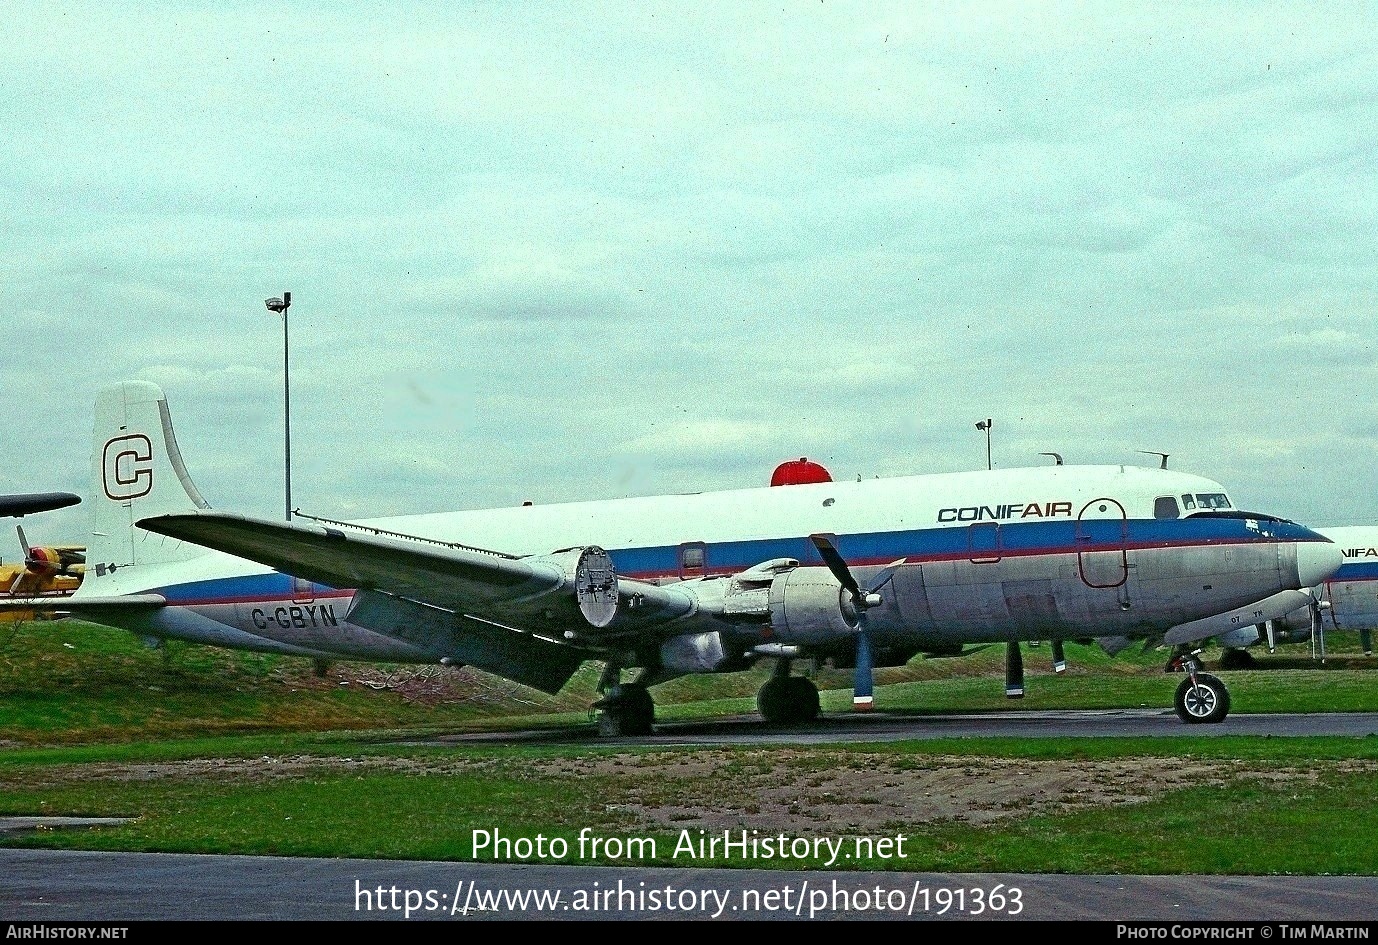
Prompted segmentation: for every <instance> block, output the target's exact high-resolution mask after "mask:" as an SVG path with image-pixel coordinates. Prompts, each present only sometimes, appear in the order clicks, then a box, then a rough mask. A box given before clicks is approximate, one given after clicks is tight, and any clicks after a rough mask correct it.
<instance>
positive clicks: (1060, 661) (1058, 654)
mask: <svg viewBox="0 0 1378 945" xmlns="http://www.w3.org/2000/svg"><path fill="white" fill-rule="evenodd" d="M1066 671H1067V655H1066V654H1065V653H1063V652H1062V641H1061V640H1054V641H1053V672H1055V673H1065V672H1066Z"/></svg>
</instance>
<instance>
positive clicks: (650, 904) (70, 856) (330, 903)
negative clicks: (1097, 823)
mask: <svg viewBox="0 0 1378 945" xmlns="http://www.w3.org/2000/svg"><path fill="white" fill-rule="evenodd" d="M1223 735H1253V736H1269V737H1283V738H1285V737H1303V736H1314V735H1334V736H1341V737H1353V738H1367V737H1374V736H1378V713H1318V714H1303V715H1292V714H1268V715H1256V714H1239V713H1236V714H1232V715H1230V716H1229V717H1227V718H1226V719H1225V720H1224V721H1223V722H1221V723H1218V724H1213V725H1188V724H1186V723H1183V722H1182V721H1181V720H1179V719H1178V718H1177V717H1176V715H1175V714H1173V713H1172V712H1170V711H1163V710H1161V709H1117V710H1103V711H1069V712H1050V711H1030V712H1025V711H1004V712H993V713H972V714H953V715H932V714H917V713H916V714H906V713H895V712H877V713H870V714H865V715H854V714H837V715H825V716H824V717H823V718H821V719H819V720H818V721H817V722H815V723H812V724H810V725H806V726H799V727H795V728H778V727H773V726H768V725H765V724H764V723H762V722H761V721H760V719H759V718H756V717H752V716H747V717H741V718H730V719H719V720H714V721H709V722H701V721H696V722H659V723H657V725H656V729H655V733H654V734H653V735H651V736H649V737H644V738H636V739H631V738H627V739H609V738H606V737H600V736H599V735H598V734H597V732H596V730H595V729H594V728H593V727H592V726H570V727H565V728H561V729H528V730H523V731H515V732H514V731H507V732H500V733H483V734H451V735H440V736H436V737H435V738H433V739H430V740H428V743H429V744H445V743H453V744H464V743H507V744H516V743H520V744H569V743H578V742H588V743H590V744H592V743H597V744H618V743H622V742H625V743H628V744H636V745H641V746H646V745H663V746H676V745H712V744H734V745H740V744H767V743H775V744H781V743H785V744H810V743H812V744H826V743H842V742H846V743H855V742H865V741H877V742H879V741H896V740H903V739H932V738H954V737H955V738H986V737H1069V738H1075V737H1087V738H1106V737H1129V736H1137V737H1144V736H1148V737H1186V736H1223ZM29 821H31V819H28V820H26V819H22V818H9V819H0V833H3V832H5V831H6V830H7V829H8V830H10V831H22V830H32V829H49V827H61V826H63V825H58V824H54V825H41V824H35V823H33V822H29ZM66 826H67V827H68V828H69V829H73V828H74V829H80V828H81V827H82V826H83V825H82V824H79V823H75V824H68V825H66ZM0 877H2V878H3V881H2V882H0V920H3V921H4V922H11V923H14V922H20V923H22V922H38V923H61V922H100V923H115V922H121V921H131V922H143V921H154V920H158V921H161V920H179V921H241V920H291V921H332V920H403V921H418V920H427V919H430V920H450V921H475V920H484V919H508V920H516V919H520V920H546V921H563V920H577V919H595V920H597V919H602V920H606V919H717V920H719V921H722V920H729V921H730V920H747V919H749V920H760V919H813V920H819V919H873V920H874V919H900V918H905V919H945V920H946V919H962V920H973V919H974V920H993V919H1000V920H1004V919H1015V920H1018V919H1034V920H1063V921H1099V922H1116V923H1118V922H1134V921H1144V922H1231V921H1236V922H1247V923H1251V924H1257V923H1269V922H1272V923H1303V922H1340V923H1356V924H1358V925H1362V926H1364V927H1368V926H1369V924H1370V923H1371V922H1372V921H1374V920H1376V919H1378V907H1375V905H1374V904H1375V903H1378V877H1371V876H1287V877H1282V878H1280V877H1276V876H1103V875H1102V876H1075V875H1043V874H1010V873H964V874H950V873H943V874H937V873H900V872H878V873H877V872H868V873H857V872H850V871H837V872H830V871H815V870H810V871H807V872H802V871H770V870H721V869H675V868H663V867H592V866H582V865H512V864H493V863H453V862H420V861H392V860H358V859H313V858H285V857H249V856H211V855H193V854H158V853H103V852H99V853H98V852H79V851H54V850H23V849H0ZM495 897H496V898H495ZM523 897H524V898H523ZM1278 931H1279V933H1281V931H1282V930H1281V926H1279V929H1278ZM1255 937H1257V936H1255Z"/></svg>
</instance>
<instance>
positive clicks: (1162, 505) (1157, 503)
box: [1153, 495, 1182, 518]
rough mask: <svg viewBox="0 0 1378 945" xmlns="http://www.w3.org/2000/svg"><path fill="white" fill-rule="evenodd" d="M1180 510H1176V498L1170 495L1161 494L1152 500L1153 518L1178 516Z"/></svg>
mask: <svg viewBox="0 0 1378 945" xmlns="http://www.w3.org/2000/svg"><path fill="white" fill-rule="evenodd" d="M1181 514H1182V513H1181V512H1179V511H1178V510H1177V500H1176V499H1174V498H1173V497H1172V496H1170V495H1162V496H1159V497H1158V498H1156V499H1154V500H1153V517H1154V518H1180V517H1181Z"/></svg>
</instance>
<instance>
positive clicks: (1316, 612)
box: [1215, 525, 1378, 666]
mask: <svg viewBox="0 0 1378 945" xmlns="http://www.w3.org/2000/svg"><path fill="white" fill-rule="evenodd" d="M1316 532H1317V533H1318V534H1321V535H1324V536H1325V537H1326V538H1329V539H1330V540H1331V541H1332V542H1334V543H1335V545H1336V547H1338V548H1339V549H1340V555H1341V561H1342V564H1341V565H1340V569H1339V570H1338V571H1337V572H1335V574H1333V575H1332V576H1331V577H1330V578H1328V579H1327V580H1326V581H1325V582H1324V583H1322V584H1320V585H1318V586H1316V587H1314V588H1312V589H1311V591H1310V596H1309V599H1308V600H1307V601H1306V606H1303V607H1300V608H1298V609H1297V610H1294V611H1292V612H1291V613H1289V614H1285V615H1283V616H1281V617H1278V618H1274V619H1270V620H1266V621H1258V622H1255V623H1245V624H1243V625H1242V626H1237V627H1232V628H1227V627H1223V626H1222V627H1221V628H1220V630H1221V632H1220V633H1218V634H1217V635H1216V636H1215V642H1216V643H1218V644H1219V645H1220V646H1222V647H1224V648H1225V653H1224V654H1223V655H1222V658H1221V664H1222V665H1224V666H1246V665H1248V664H1249V662H1250V657H1249V656H1248V655H1247V653H1246V652H1245V648H1246V647H1251V646H1255V645H1257V644H1260V643H1263V644H1267V646H1268V650H1269V651H1270V652H1271V651H1272V650H1274V649H1275V648H1276V647H1277V646H1278V645H1279V644H1284V643H1307V642H1310V643H1311V648H1312V654H1313V655H1314V656H1316V657H1318V658H1320V659H1324V658H1325V634H1326V633H1327V632H1329V631H1331V630H1342V631H1346V632H1351V633H1352V632H1357V633H1358V634H1359V645H1360V646H1361V647H1362V648H1363V651H1364V653H1365V655H1371V654H1372V653H1373V629H1374V628H1375V627H1378V526H1374V525H1347V526H1340V527H1336V528H1317V529H1316Z"/></svg>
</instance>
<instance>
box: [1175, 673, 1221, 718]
mask: <svg viewBox="0 0 1378 945" xmlns="http://www.w3.org/2000/svg"><path fill="white" fill-rule="evenodd" d="M1174 702H1175V706H1176V709H1177V717H1178V718H1179V719H1181V720H1182V721H1183V722H1186V723H1187V724H1189V725H1200V724H1210V723H1214V722H1223V721H1225V716H1226V715H1229V713H1230V690H1229V689H1227V688H1226V687H1225V684H1224V683H1223V682H1221V680H1220V678H1219V677H1218V676H1212V675H1211V674H1210V673H1197V674H1196V683H1195V684H1194V685H1193V683H1192V681H1191V677H1190V676H1188V677H1187V678H1186V679H1184V680H1182V685H1180V686H1178V687H1177V698H1176V699H1175V700H1174Z"/></svg>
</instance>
